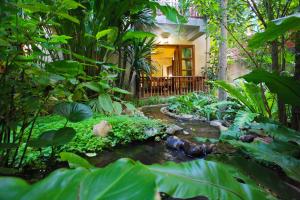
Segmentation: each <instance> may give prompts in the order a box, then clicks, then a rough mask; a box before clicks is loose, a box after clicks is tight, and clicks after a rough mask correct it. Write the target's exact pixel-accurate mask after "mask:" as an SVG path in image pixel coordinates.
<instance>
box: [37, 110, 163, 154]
mask: <svg viewBox="0 0 300 200" xmlns="http://www.w3.org/2000/svg"><path fill="white" fill-rule="evenodd" d="M102 120H107V121H108V122H109V123H110V124H111V125H112V127H113V130H112V132H111V133H110V134H109V136H107V137H96V136H95V135H94V134H93V126H94V125H95V124H98V123H99V122H100V121H102ZM65 123H66V120H65V119H64V118H62V117H60V116H46V117H40V118H39V119H38V120H37V123H36V127H35V129H34V132H33V135H34V137H37V136H38V135H39V134H40V133H42V132H44V131H47V130H53V129H59V128H61V127H63V126H64V125H65ZM67 126H70V127H73V128H74V129H75V130H76V136H75V138H74V139H73V140H72V141H71V142H70V143H68V144H66V145H64V146H63V147H61V148H60V149H59V150H60V151H69V152H77V153H84V152H95V151H102V150H103V149H104V148H111V147H114V146H115V145H117V144H127V143H130V142H132V141H136V140H144V139H147V135H145V134H144V130H145V129H147V128H151V127H156V128H158V129H160V128H161V127H162V125H161V124H160V122H159V121H156V120H151V119H146V118H143V117H131V116H126V115H124V116H110V117H107V116H103V115H95V116H93V117H92V118H90V119H88V120H85V121H82V122H79V123H70V122H69V123H68V124H67Z"/></svg>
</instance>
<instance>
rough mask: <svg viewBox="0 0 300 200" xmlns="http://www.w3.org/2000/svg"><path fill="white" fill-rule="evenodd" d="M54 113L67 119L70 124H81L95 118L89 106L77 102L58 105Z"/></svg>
mask: <svg viewBox="0 0 300 200" xmlns="http://www.w3.org/2000/svg"><path fill="white" fill-rule="evenodd" d="M54 113H56V114H58V115H61V116H63V117H65V118H67V120H69V121H70V122H80V121H83V120H85V119H88V118H90V117H92V116H93V111H92V110H91V108H90V107H89V106H87V105H84V104H82V103H75V102H72V103H59V104H57V105H56V106H55V108H54Z"/></svg>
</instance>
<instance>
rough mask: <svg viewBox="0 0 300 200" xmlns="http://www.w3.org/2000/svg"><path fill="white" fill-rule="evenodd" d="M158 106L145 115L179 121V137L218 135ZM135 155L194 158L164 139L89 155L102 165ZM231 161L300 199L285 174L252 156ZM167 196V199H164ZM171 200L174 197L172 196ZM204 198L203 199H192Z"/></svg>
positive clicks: (298, 188) (289, 198) (160, 159)
mask: <svg viewBox="0 0 300 200" xmlns="http://www.w3.org/2000/svg"><path fill="white" fill-rule="evenodd" d="M160 108H161V107H159V106H157V107H146V108H144V109H142V111H143V112H144V114H145V115H146V116H148V117H150V118H154V119H159V120H162V121H163V122H164V123H167V124H176V125H178V126H180V127H182V128H184V130H185V131H187V132H188V133H189V134H188V135H184V134H182V135H180V136H178V137H180V138H183V139H186V140H191V141H192V140H193V138H194V137H206V138H218V137H219V130H218V129H217V128H215V127H212V126H209V124H207V123H205V122H201V121H183V120H177V119H174V118H171V117H168V116H166V115H164V114H163V113H161V112H160ZM124 157H126V158H132V159H134V160H138V161H140V162H142V163H144V164H154V163H164V162H166V161H174V162H183V161H189V160H192V158H190V157H188V156H186V155H185V154H184V153H183V152H178V151H173V150H170V149H168V148H166V147H165V144H164V142H154V141H147V142H140V143H134V144H130V145H127V146H121V147H116V148H114V149H112V150H111V151H105V152H102V153H101V154H99V155H97V156H95V157H93V158H90V159H89V161H90V162H91V163H93V164H94V165H96V166H97V167H103V166H106V165H107V164H109V163H111V162H113V161H115V160H117V159H119V158H124ZM226 163H229V164H231V165H233V166H235V167H237V168H239V169H240V170H241V171H243V172H244V173H245V174H247V175H248V176H250V177H251V178H253V179H254V180H255V181H256V182H257V184H260V185H261V186H263V187H265V188H267V189H268V190H270V191H271V192H272V193H273V194H275V195H276V196H278V197H280V199H286V200H299V199H300V185H299V183H295V182H294V181H292V180H290V179H289V178H287V177H286V176H285V175H283V174H282V173H278V171H274V170H272V169H269V168H267V167H264V166H262V165H260V164H257V163H256V162H255V161H253V160H251V159H245V158H243V157H240V156H239V155H237V156H231V157H230V158H229V157H228V159H227V160H226ZM164 199H166V198H164ZM170 199H172V198H170ZM193 199H195V200H196V199H197V200H198V199H203V198H200V197H199V198H193Z"/></svg>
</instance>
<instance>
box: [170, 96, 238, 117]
mask: <svg viewBox="0 0 300 200" xmlns="http://www.w3.org/2000/svg"><path fill="white" fill-rule="evenodd" d="M240 108H241V105H240V104H239V103H238V102H236V101H229V100H228V101H220V102H218V100H217V98H216V97H215V96H214V95H212V94H206V93H202V92H200V93H191V94H187V95H183V96H178V97H173V98H171V99H170V100H169V105H168V110H169V111H171V112H175V113H177V114H193V115H196V116H199V117H200V118H204V119H206V120H208V121H210V120H215V119H219V120H227V121H232V120H233V119H234V117H235V114H236V113H237V111H238V110H239V109H240Z"/></svg>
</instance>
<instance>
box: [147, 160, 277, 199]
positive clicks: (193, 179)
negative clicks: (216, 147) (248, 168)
mask: <svg viewBox="0 0 300 200" xmlns="http://www.w3.org/2000/svg"><path fill="white" fill-rule="evenodd" d="M149 169H150V170H151V172H152V173H154V174H155V175H156V181H157V185H158V187H159V191H160V192H165V193H167V194H169V195H170V196H172V197H176V198H192V197H195V196H206V197H208V198H209V199H222V200H226V199H228V200H229V199H230V200H236V199H245V200H251V199H253V200H256V199H274V198H273V197H272V196H271V195H269V194H267V193H266V192H264V191H262V190H261V189H260V188H258V187H257V186H255V183H254V182H253V181H251V180H250V179H249V178H247V177H246V176H244V175H243V174H241V173H239V172H238V171H237V170H235V169H234V168H232V167H229V166H227V165H224V164H221V163H217V162H212V161H205V160H202V159H201V160H195V161H191V162H185V163H180V164H175V163H172V162H168V163H166V164H164V165H152V166H149ZM237 178H239V179H242V180H244V181H245V183H246V184H243V183H240V182H238V180H237Z"/></svg>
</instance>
